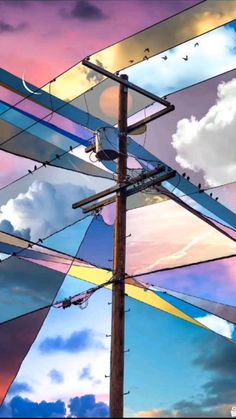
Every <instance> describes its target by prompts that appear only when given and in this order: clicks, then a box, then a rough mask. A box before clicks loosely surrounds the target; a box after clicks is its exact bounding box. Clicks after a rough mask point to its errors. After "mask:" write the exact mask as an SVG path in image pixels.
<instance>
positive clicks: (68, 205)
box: [0, 181, 93, 241]
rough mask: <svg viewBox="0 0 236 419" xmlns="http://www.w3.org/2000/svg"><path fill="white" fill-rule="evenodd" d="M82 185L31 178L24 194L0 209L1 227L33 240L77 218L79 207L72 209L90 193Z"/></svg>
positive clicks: (79, 211)
mask: <svg viewBox="0 0 236 419" xmlns="http://www.w3.org/2000/svg"><path fill="white" fill-rule="evenodd" d="M92 192H93V191H92V190H90V189H89V188H87V187H85V186H80V185H79V186H76V185H72V184H69V183H68V184H66V183H65V184H50V183H49V182H45V181H40V182H39V181H35V182H33V183H32V185H31V186H30V187H29V189H28V191H27V192H25V193H20V194H19V195H18V196H17V197H16V198H15V199H10V200H9V201H8V202H7V203H6V204H5V205H2V207H1V208H0V222H1V229H2V230H3V231H6V232H8V233H9V232H10V233H13V234H16V233H17V235H20V236H21V237H22V236H23V237H25V238H27V239H29V233H30V239H31V240H33V241H37V240H38V239H39V238H41V237H46V236H48V235H50V234H51V233H53V232H55V231H57V230H59V229H61V228H63V227H65V226H67V225H69V224H71V223H73V222H74V221H76V220H78V219H79V218H80V217H81V215H82V211H81V210H76V211H75V210H73V209H72V204H73V202H75V201H78V199H82V198H85V197H86V196H88V195H92Z"/></svg>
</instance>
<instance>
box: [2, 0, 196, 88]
mask: <svg viewBox="0 0 236 419" xmlns="http://www.w3.org/2000/svg"><path fill="white" fill-rule="evenodd" d="M197 3H200V1H199V0H179V1H176V0H166V1H163V0H146V1H141V0H129V1H128V2H127V1H122V0H121V1H118V0H109V1H107V0H96V1H93V0H81V1H76V0H71V1H65V0H61V1H43V0H37V1H35V0H34V1H23V0H21V1H19V2H17V1H5V0H0V48H1V58H0V65H1V67H3V68H4V69H6V70H8V71H10V72H12V73H14V74H15V75H17V76H21V75H22V73H25V79H26V80H27V81H29V82H32V83H34V84H36V85H38V86H40V85H43V84H45V83H47V82H49V81H50V80H51V79H52V78H54V77H55V76H58V75H59V74H60V73H61V72H63V71H65V70H67V69H68V68H69V67H71V66H73V65H74V64H76V63H77V62H79V61H80V60H82V59H83V58H84V57H85V56H87V55H90V54H93V53H94V52H96V51H98V50H100V49H103V48H106V47H107V46H109V45H111V44H113V43H116V42H119V41H120V40H121V39H123V38H126V37H128V36H130V35H133V34H134V33H136V32H139V31H140V30H143V29H145V28H146V27H148V26H151V25H153V24H155V23H157V22H159V21H161V20H163V19H166V18H168V17H170V16H172V15H174V14H176V13H179V12H181V11H182V10H184V9H187V8H189V7H191V6H193V5H195V4H197ZM16 45H17V48H16Z"/></svg>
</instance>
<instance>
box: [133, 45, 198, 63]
mask: <svg viewBox="0 0 236 419" xmlns="http://www.w3.org/2000/svg"><path fill="white" fill-rule="evenodd" d="M194 47H199V43H198V42H195V44H194ZM144 53H147V54H149V53H150V49H149V48H145V50H144ZM149 58H150V57H148V56H147V55H144V57H143V61H145V60H148V59H149ZM161 58H162V59H163V60H164V61H166V60H168V57H167V55H164V56H163V57H161ZM188 59H189V56H188V55H186V56H185V57H182V60H184V61H188ZM129 63H130V64H133V63H134V60H129Z"/></svg>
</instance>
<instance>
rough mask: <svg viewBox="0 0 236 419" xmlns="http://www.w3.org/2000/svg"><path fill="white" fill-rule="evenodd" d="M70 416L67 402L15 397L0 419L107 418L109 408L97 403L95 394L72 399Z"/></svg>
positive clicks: (1, 409)
mask: <svg viewBox="0 0 236 419" xmlns="http://www.w3.org/2000/svg"><path fill="white" fill-rule="evenodd" d="M67 408H68V412H69V414H70V416H67V415H66V406H65V402H64V401H62V400H57V401H55V402H47V401H44V400H43V401H41V402H39V403H37V402H34V401H32V400H29V399H23V398H22V397H20V396H15V397H13V399H11V400H10V401H9V402H8V403H4V404H3V406H2V407H1V408H0V417H5V418H64V417H78V418H107V417H108V414H109V408H108V406H107V404H106V403H103V402H96V399H95V395H94V394H86V395H84V396H82V397H74V398H72V399H70V402H69V405H68V406H67Z"/></svg>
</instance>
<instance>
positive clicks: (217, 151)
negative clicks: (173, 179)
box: [172, 78, 236, 186]
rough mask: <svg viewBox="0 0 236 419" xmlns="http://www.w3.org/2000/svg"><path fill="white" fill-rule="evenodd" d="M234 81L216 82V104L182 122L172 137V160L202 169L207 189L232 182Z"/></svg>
mask: <svg viewBox="0 0 236 419" xmlns="http://www.w3.org/2000/svg"><path fill="white" fill-rule="evenodd" d="M235 133H236V79H235V78H234V79H232V80H231V81H229V82H227V83H224V82H223V83H220V84H219V85H218V89H217V100H216V104H215V105H214V106H212V107H211V108H210V109H209V110H208V112H207V113H206V115H205V116H203V117H202V118H201V119H199V120H198V119H197V118H196V117H195V116H193V115H192V116H191V118H190V119H187V118H185V119H182V120H180V121H179V122H178V124H177V130H176V132H175V134H173V136H172V145H173V147H174V148H175V149H176V151H177V156H176V161H177V162H178V163H179V164H180V165H181V166H182V167H183V168H188V169H191V170H194V171H199V170H202V171H203V172H204V177H205V180H206V182H207V183H208V185H209V186H217V185H220V184H222V183H227V182H231V181H235V179H236V137H235Z"/></svg>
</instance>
